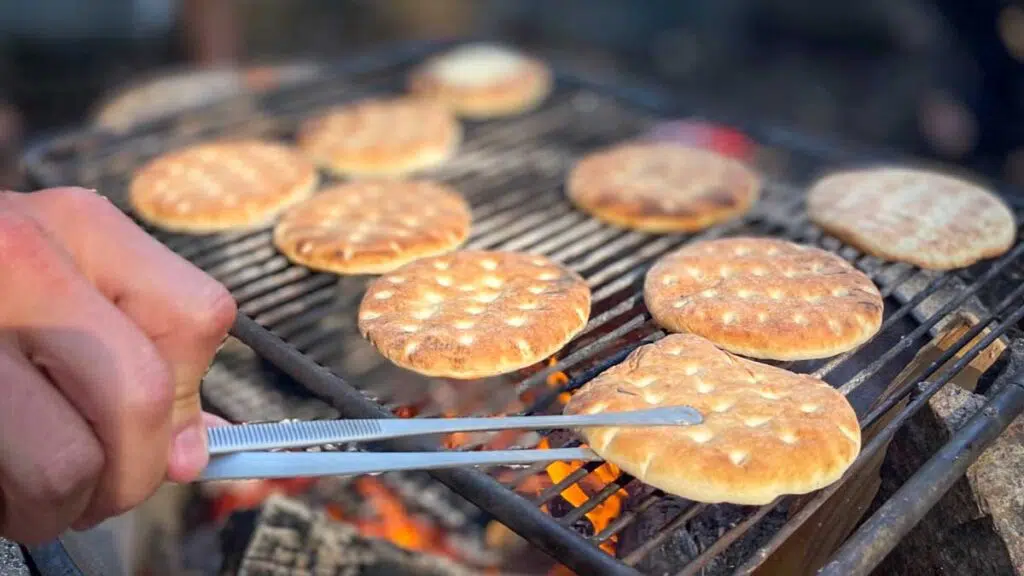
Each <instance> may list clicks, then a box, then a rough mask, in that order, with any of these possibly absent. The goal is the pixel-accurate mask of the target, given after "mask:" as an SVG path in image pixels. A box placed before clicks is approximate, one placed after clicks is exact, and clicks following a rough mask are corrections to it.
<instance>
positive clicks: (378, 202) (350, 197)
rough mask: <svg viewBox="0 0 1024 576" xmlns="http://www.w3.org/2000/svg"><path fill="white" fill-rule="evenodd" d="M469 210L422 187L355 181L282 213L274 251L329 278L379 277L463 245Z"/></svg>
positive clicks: (434, 188)
mask: <svg viewBox="0 0 1024 576" xmlns="http://www.w3.org/2000/svg"><path fill="white" fill-rule="evenodd" d="M470 221H471V215H470V211H469V205H468V204H467V203H466V201H465V200H463V198H462V196H460V195H459V194H458V193H457V192H456V191H455V190H452V189H451V188H449V187H447V186H445V185H443V184H439V183H434V182H426V181H387V180H380V181H362V182H353V183H349V184H341V185H338V186H334V187H332V188H329V189H327V190H324V191H322V192H320V193H319V194H317V195H316V196H313V197H312V198H310V199H309V200H306V201H305V202H303V203H301V204H299V205H296V206H293V207H292V208H291V209H289V210H288V212H286V213H285V214H284V216H283V217H282V218H281V220H280V221H279V222H278V223H277V226H276V227H275V228H274V244H275V245H276V246H277V248H278V250H280V251H281V252H282V253H283V254H284V255H285V256H287V257H288V259H289V260H291V261H292V262H295V263H297V264H300V265H303V266H307V267H309V268H312V269H314V270H322V271H325V272H334V273H337V274H381V273H383V272H388V271H391V270H394V269H395V268H398V267H399V266H402V265H404V264H406V263H408V262H411V261H413V260H416V259H417V258H422V257H424V256H434V255H437V254H443V253H446V252H450V251H452V250H454V249H455V248H457V247H458V246H459V245H461V244H462V243H463V242H465V241H466V238H467V237H469V230H470Z"/></svg>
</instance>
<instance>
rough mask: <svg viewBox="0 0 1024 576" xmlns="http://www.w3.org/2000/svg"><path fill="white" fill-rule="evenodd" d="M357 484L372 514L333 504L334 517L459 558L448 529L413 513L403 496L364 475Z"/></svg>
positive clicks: (382, 536)
mask: <svg viewBox="0 0 1024 576" xmlns="http://www.w3.org/2000/svg"><path fill="white" fill-rule="evenodd" d="M354 484H355V488H356V491H358V492H359V494H360V495H362V496H363V497H364V498H365V499H366V505H365V509H366V510H369V511H371V512H372V515H369V516H366V515H359V516H357V517H355V518H351V517H348V516H347V515H346V514H344V512H343V511H342V510H341V508H340V507H338V506H330V507H328V512H329V513H330V515H331V516H332V517H333V518H335V519H336V520H344V521H346V522H349V523H351V524H354V525H355V526H356V527H357V528H359V531H360V532H361V533H362V534H365V535H367V536H372V537H376V538H380V539H383V540H388V541H390V542H392V543H394V544H395V545H397V546H400V547H402V548H405V549H407V550H416V551H419V552H432V553H435V554H442V555H445V556H448V557H451V558H456V559H457V558H458V556H457V554H456V553H455V552H454V551H453V550H451V549H450V548H449V546H448V545H447V543H446V539H445V534H444V531H443V530H442V529H441V528H440V527H439V526H437V525H436V524H435V523H434V522H430V521H428V520H424V519H421V518H417V517H416V516H413V515H412V514H410V513H409V512H408V511H407V510H406V508H405V505H404V504H403V503H402V500H401V498H400V497H399V496H398V495H397V494H395V493H394V492H392V491H391V489H389V488H388V487H387V486H385V485H384V484H382V483H381V482H380V481H379V480H377V479H376V478H373V477H372V476H363V477H360V478H357V479H356V480H355V481H354Z"/></svg>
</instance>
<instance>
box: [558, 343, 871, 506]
mask: <svg viewBox="0 0 1024 576" xmlns="http://www.w3.org/2000/svg"><path fill="white" fill-rule="evenodd" d="M677 405H688V406H692V407H693V408H695V409H696V410H697V411H699V412H700V413H701V414H702V415H703V417H704V421H703V422H702V423H701V424H699V425H696V426H678V427H676V426H664V427H661V426H659V427H646V428H645V427H628V428H619V427H604V428H583V429H582V430H581V434H582V435H583V437H584V438H586V440H587V443H588V444H589V445H590V448H591V449H592V450H594V452H597V453H598V454H599V455H601V456H602V457H603V458H605V459H607V460H608V461H609V462H611V463H613V464H615V465H617V466H619V467H620V468H622V469H623V470H624V471H626V472H628V473H629V474H631V475H633V476H635V477H636V478H638V479H639V480H640V481H642V482H644V483H646V484H650V485H651V486H654V487H656V488H660V489H662V490H664V491H665V492H668V493H670V494H675V495H677V496H681V497H683V498H687V499H690V500H694V501H697V502H708V503H718V502H729V503H732V504H743V505H759V504H767V503H769V502H771V501H773V500H774V499H775V498H777V497H778V496H781V495H784V494H805V493H808V492H811V491H814V490H817V489H819V488H823V487H825V486H828V485H829V484H831V483H833V482H835V481H836V480H838V479H839V478H840V477H842V475H843V473H844V472H845V471H846V469H847V468H848V467H849V466H850V464H852V463H853V461H854V460H855V459H856V457H857V454H858V453H859V452H860V427H859V425H858V422H857V415H856V413H854V411H853V408H852V407H851V406H850V404H849V402H847V400H846V398H845V397H844V396H843V395H842V394H840V393H839V392H838V391H837V390H835V389H834V388H832V387H831V386H829V385H828V384H826V383H824V382H822V381H821V380H818V379H817V378H813V377H811V376H805V375H802V374H794V373H792V372H789V371H787V370H783V369H781V368H775V367H772V366H768V365H766V364H761V363H759V362H754V361H752V360H745V359H743V358H739V357H736V356H733V355H731V354H729V353H728V352H725V351H722V350H720V349H718V348H716V347H715V346H714V344H712V343H711V342H709V341H708V340H705V339H703V338H701V337H699V336H695V335H693V334H675V335H671V336H667V337H665V338H663V339H661V340H659V341H658V342H655V343H654V344H648V345H646V346H641V347H640V348H638V349H637V350H635V351H634V352H633V353H632V354H630V355H629V357H627V358H626V360H625V361H623V362H622V363H621V364H619V365H617V366H613V367H612V368H609V369H608V370H605V371H604V372H602V373H601V374H600V375H599V376H598V377H597V378H594V379H593V380H592V381H590V382H588V383H587V384H585V385H584V386H583V387H582V388H580V389H579V391H578V392H576V394H574V395H573V397H572V398H571V399H570V401H569V403H568V405H566V407H565V413H566V414H594V413H599V412H621V411H628V410H639V409H644V408H652V407H656V406H677Z"/></svg>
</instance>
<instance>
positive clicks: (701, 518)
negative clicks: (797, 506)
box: [618, 488, 788, 576]
mask: <svg viewBox="0 0 1024 576" xmlns="http://www.w3.org/2000/svg"><path fill="white" fill-rule="evenodd" d="M650 492H651V489H649V488H648V489H645V490H643V491H641V492H639V493H638V494H636V495H632V494H631V497H630V501H631V502H630V503H632V502H634V501H635V502H639V501H641V500H642V499H644V498H645V497H646V495H647V494H649V493H650ZM690 505H691V503H690V502H689V501H687V500H684V499H682V498H674V497H672V498H670V497H666V496H663V497H662V499H661V500H660V501H659V502H658V503H657V504H655V505H654V506H652V507H651V508H650V509H649V510H647V511H646V512H645V513H644V514H643V515H642V516H641V517H640V518H639V520H638V521H637V522H635V523H633V524H632V525H631V526H630V527H629V528H628V529H626V530H625V531H624V532H623V534H622V537H621V541H620V544H619V548H618V556H619V557H620V558H624V557H625V556H627V555H628V554H629V553H630V552H632V551H633V550H635V549H636V548H638V547H639V546H641V545H642V544H643V543H644V542H648V541H650V540H652V539H654V538H655V537H656V536H657V535H658V533H659V532H661V530H662V527H663V526H664V525H665V523H666V522H669V521H671V520H672V519H673V518H675V517H676V516H677V515H678V514H679V513H680V512H682V511H683V510H684V509H686V508H688V507H689V506H690ZM627 509H628V505H627ZM755 511H756V508H754V507H743V506H732V505H724V504H723V505H715V506H708V507H707V508H706V509H705V510H704V511H703V512H701V513H700V514H698V515H697V516H696V517H695V518H693V519H692V520H691V521H690V522H688V523H687V524H686V526H685V527H684V528H683V529H680V530H676V531H675V532H674V533H673V534H672V535H671V536H669V537H668V538H666V539H665V540H664V541H663V542H662V543H661V544H659V545H658V546H657V547H655V548H654V549H653V550H651V551H650V552H649V553H647V554H646V555H644V557H643V558H642V559H641V560H640V562H638V563H637V564H636V566H635V568H636V569H637V570H639V571H640V572H643V573H644V574H651V575H652V576H653V575H657V576H661V575H666V576H667V575H672V574H677V573H678V572H679V571H680V569H682V568H683V567H684V566H685V565H687V564H688V563H690V562H691V561H693V559H694V558H696V557H697V556H699V555H700V554H701V553H702V552H704V551H705V550H707V549H708V548H709V547H710V546H711V545H713V544H714V543H715V542H716V541H717V540H718V539H720V538H721V537H722V536H724V535H725V533H726V532H728V531H729V530H730V529H731V528H733V527H734V526H736V525H737V524H739V523H740V522H742V521H743V520H744V519H746V518H748V517H749V516H750V515H751V514H753V513H754V512H755ZM787 517H788V511H787V509H786V505H785V504H782V505H780V506H779V507H777V508H776V509H774V510H772V511H771V512H769V513H768V514H767V515H766V516H765V517H764V518H762V519H761V521H760V522H758V523H757V524H756V525H755V526H754V527H753V528H751V529H750V530H749V531H748V532H747V533H746V534H745V535H744V536H742V537H741V538H740V539H739V540H737V541H736V542H734V543H733V544H732V546H730V547H729V548H727V549H726V551H725V552H724V553H722V554H719V555H718V556H716V557H715V558H713V559H712V560H710V561H709V562H708V563H707V565H706V566H705V567H704V569H703V570H702V571H701V572H700V574H701V575H702V576H718V575H725V574H732V572H733V570H735V569H736V567H737V566H738V565H739V564H741V563H742V562H743V561H744V560H746V559H747V558H748V557H750V556H751V555H752V554H753V553H754V551H756V550H757V549H758V548H759V547H760V546H761V545H763V544H765V543H766V542H767V541H768V540H769V539H770V538H771V537H772V536H773V535H774V534H775V533H776V532H777V531H778V530H779V529H780V528H781V527H782V526H783V524H785V523H786V519H787Z"/></svg>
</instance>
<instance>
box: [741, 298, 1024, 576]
mask: <svg viewBox="0 0 1024 576" xmlns="http://www.w3.org/2000/svg"><path fill="white" fill-rule="evenodd" d="M1022 288H1024V286H1022ZM1017 297H1018V298H1019V297H1020V296H1019V295H1018V296H1017ZM1007 300H1009V298H1008V299H1007ZM993 318H994V316H993V317H990V318H989V320H988V322H979V323H978V324H976V325H975V326H974V327H973V328H972V329H971V330H969V331H968V332H967V333H965V334H964V335H963V336H962V337H961V338H960V339H959V340H957V342H956V345H955V346H953V347H950V348H949V349H948V350H947V351H946V352H944V353H943V354H942V355H941V356H940V357H939V358H937V359H936V360H934V361H933V362H932V363H930V364H929V365H928V368H927V369H926V370H925V371H924V372H923V373H922V375H921V376H920V377H918V378H915V379H914V381H913V382H908V383H907V385H905V386H903V387H902V388H901V389H900V390H899V391H897V392H895V393H894V394H893V395H892V396H891V397H890V401H887V402H885V403H883V404H882V405H880V406H879V407H878V408H877V409H876V410H874V411H872V413H871V414H869V415H868V416H867V417H866V418H865V419H864V422H867V423H866V424H864V426H865V427H866V426H870V425H871V424H873V423H874V422H875V421H877V419H878V418H879V417H881V416H882V415H884V414H885V413H886V412H887V411H888V410H889V408H891V407H892V406H895V405H896V403H897V402H900V401H901V400H902V399H903V398H905V397H906V396H908V395H909V394H910V393H911V392H912V391H913V390H914V389H915V388H917V387H918V385H919V384H922V383H924V382H925V380H926V379H927V378H928V376H929V375H930V374H931V373H933V372H934V371H935V370H936V369H937V368H938V367H939V366H942V365H943V364H945V363H946V362H949V361H950V360H951V359H952V358H953V357H954V356H956V354H957V353H959V352H962V350H961V349H960V348H962V347H963V346H964V345H966V344H967V343H968V342H970V341H971V340H973V339H974V338H976V337H977V336H978V335H979V334H981V332H982V331H983V330H984V329H985V327H986V326H987V325H988V324H989V323H990V322H991V321H992V319H993ZM1022 318H1024V307H1020V308H1018V309H1017V310H1016V311H1015V312H1014V313H1013V314H1011V315H1010V316H1009V317H1008V318H1007V319H1006V320H1004V321H1003V322H1001V323H999V324H998V325H997V326H995V327H994V328H993V329H992V330H991V332H989V334H988V335H987V336H985V337H983V338H982V339H981V340H980V341H979V342H978V343H977V344H975V345H974V346H973V347H972V348H971V349H970V350H968V351H966V353H964V355H963V356H962V357H961V358H960V359H958V360H957V361H956V362H954V363H953V364H952V365H951V366H950V367H949V368H948V369H946V370H945V371H944V372H943V373H942V375H941V376H939V378H937V379H936V380H935V381H934V382H932V383H930V384H929V385H928V386H927V387H926V388H925V389H924V390H921V392H920V394H918V396H916V397H915V398H914V399H913V400H912V401H911V402H910V404H908V405H907V407H906V408H904V409H903V410H902V411H901V412H900V413H899V414H897V415H896V417H895V418H893V420H892V421H891V422H889V424H887V425H886V426H885V428H883V429H882V430H880V431H879V432H878V433H877V434H876V435H875V437H874V438H872V439H871V441H870V442H869V443H868V444H867V446H864V447H862V448H861V453H860V454H859V455H858V456H857V459H856V460H854V462H853V464H852V465H851V466H850V467H849V469H847V471H846V474H844V475H843V477H842V478H841V479H839V481H837V482H835V483H834V484H832V485H830V486H828V487H827V488H824V489H823V490H821V491H819V492H818V494H817V495H816V496H815V497H814V498H813V499H812V500H811V501H810V502H808V503H807V504H806V505H805V506H804V507H803V508H802V509H801V510H800V511H799V512H798V513H797V514H796V515H794V516H793V517H792V518H790V519H789V521H788V522H786V524H785V525H784V526H783V527H782V528H781V529H780V530H779V531H778V532H776V533H775V535H773V536H772V538H771V539H770V540H769V541H768V542H767V543H766V544H765V545H764V546H762V547H761V549H759V550H758V551H757V552H756V553H755V554H754V555H753V556H752V557H751V558H750V559H749V560H748V561H747V562H746V563H745V564H744V566H742V567H741V569H740V570H738V571H737V573H744V574H747V573H752V572H753V571H754V570H755V569H756V568H757V567H758V566H760V564H761V563H762V562H763V561H764V560H766V559H767V558H768V556H770V555H771V553H772V552H774V551H775V550H777V549H778V548H779V546H781V545H782V543H783V542H785V540H786V539H787V538H789V536H791V535H792V534H793V533H794V532H796V531H797V530H798V529H799V528H800V526H802V525H803V524H804V523H805V522H807V520H808V519H810V517H811V515H813V514H814V513H815V512H816V511H817V510H818V509H819V508H821V506H822V505H823V504H824V503H825V502H826V501H828V499H829V498H831V497H832V495H833V494H835V493H836V492H838V491H839V489H840V488H842V486H843V485H844V484H845V483H846V481H847V480H848V479H849V478H851V477H852V476H854V475H856V474H857V472H858V471H859V470H860V469H861V468H863V466H864V464H865V463H866V462H867V461H869V460H870V459H871V458H872V457H874V455H875V454H876V453H877V452H878V451H879V450H882V449H883V448H884V447H885V445H886V444H887V443H888V441H889V439H890V438H891V437H892V436H893V435H894V434H895V433H896V431H897V430H898V429H899V428H901V427H902V426H903V424H905V423H906V422H907V420H909V419H910V418H912V417H913V416H914V415H915V414H916V413H917V412H918V411H920V409H921V408H923V407H924V406H925V405H926V404H927V402H928V400H929V399H931V397H932V396H934V395H935V394H936V393H938V391H939V390H941V389H942V388H943V387H944V386H945V385H946V384H948V383H949V382H950V381H951V380H952V379H953V377H954V376H956V375H957V374H958V373H960V371H961V370H963V369H964V368H965V367H967V365H968V364H970V363H971V362H973V361H974V359H975V358H976V357H977V356H978V355H979V354H981V352H982V351H983V350H985V349H986V348H988V347H989V346H990V345H991V344H992V343H993V342H995V341H996V339H998V338H1000V337H1002V335H1003V334H1004V333H1006V331H1007V330H1009V329H1010V328H1011V327H1012V326H1014V325H1015V324H1017V323H1018V322H1020V321H1021V319H1022Z"/></svg>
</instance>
